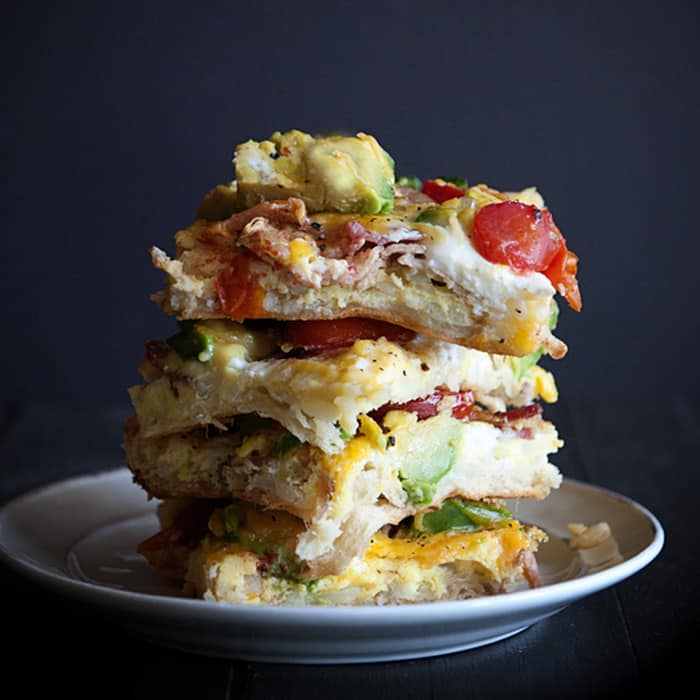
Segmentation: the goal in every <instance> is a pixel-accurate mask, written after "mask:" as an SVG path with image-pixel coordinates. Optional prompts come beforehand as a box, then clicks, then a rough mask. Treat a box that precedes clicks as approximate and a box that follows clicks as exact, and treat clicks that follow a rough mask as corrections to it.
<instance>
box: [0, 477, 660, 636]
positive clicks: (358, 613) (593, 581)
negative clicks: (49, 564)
mask: <svg viewBox="0 0 700 700" xmlns="http://www.w3.org/2000/svg"><path fill="white" fill-rule="evenodd" d="M128 472H129V470H128V467H126V466H125V465H121V466H119V467H116V468H111V469H105V470H100V471H93V472H87V473H84V474H80V475H77V476H72V477H67V478H65V479H60V480H56V481H52V482H49V483H46V484H41V485H39V486H36V487H34V488H32V489H29V490H27V491H25V492H22V493H20V494H18V495H16V496H15V497H14V498H11V499H10V500H8V501H7V502H6V503H4V504H2V506H0V560H2V561H4V562H5V563H6V564H7V565H8V566H9V567H10V568H12V569H14V570H15V571H17V572H18V573H20V574H23V575H26V576H28V577H30V578H31V579H32V580H34V581H35V582H38V583H40V584H42V585H46V586H49V587H51V588H53V589H54V590H58V591H60V592H61V593H63V594H65V595H68V596H70V597H71V598H73V599H76V598H77V599H85V598H87V599H89V601H90V603H91V604H94V605H98V606H100V607H108V608H109V607H113V605H114V604H116V606H117V607H125V606H127V607H129V608H131V607H132V606H136V607H137V608H139V609H140V610H139V612H149V613H154V612H155V611H156V608H158V609H162V608H163V607H168V608H171V611H175V610H177V611H182V612H183V613H184V611H192V610H198V611H200V612H204V611H207V613H211V611H216V615H217V616H218V617H219V619H221V615H224V616H226V617H227V618H230V619H235V620H236V621H239V622H242V621H245V620H247V619H248V618H251V617H252V619H255V620H260V621H264V622H267V620H268V618H270V619H274V620H275V621H276V622H278V623H280V624H284V623H289V624H292V623H298V622H299V620H300V619H302V618H303V619H304V623H305V624H307V625H308V624H321V625H322V624H327V622H329V621H331V620H332V621H333V622H334V623H335V624H338V623H342V624H346V625H351V626H352V625H353V624H357V625H364V624H366V623H367V621H368V620H371V619H372V618H374V617H375V616H376V612H377V606H367V605H355V606H350V605H348V606H308V605H307V606H304V605H284V606H271V605H246V604H231V603H219V602H215V601H207V600H201V599H195V598H186V597H176V596H170V595H166V594H162V593H143V592H139V591H132V590H128V589H116V588H112V587H110V586H105V585H101V584H99V583H91V582H89V581H82V580H80V579H77V578H74V577H72V576H70V574H68V573H66V572H63V571H61V572H58V571H53V570H51V569H48V568H46V567H44V566H41V565H39V564H37V563H34V562H32V561H30V560H28V559H27V558H22V557H21V556H17V552H13V551H12V550H11V548H9V547H8V546H7V544H6V541H5V538H4V536H3V528H2V525H3V521H4V520H5V518H7V517H10V514H11V513H12V511H13V510H16V509H21V508H22V507H23V506H25V505H26V504H27V503H28V502H31V501H32V500H35V499H37V498H42V497H47V496H50V494H51V492H52V491H61V490H63V489H65V488H67V487H69V486H75V487H79V486H81V485H83V484H87V483H88V482H91V481H92V482H97V481H99V480H102V479H109V478H118V477H120V476H123V475H128ZM564 485H569V486H572V487H573V488H580V489H585V490H587V491H589V492H590V491H593V492H596V493H599V494H601V495H603V496H606V497H608V498H613V499H615V500H618V501H622V502H623V503H625V504H626V505H627V506H628V507H630V508H632V509H634V510H636V511H638V512H639V513H640V514H641V515H643V516H644V517H645V518H646V519H647V520H648V522H649V524H650V525H651V526H652V531H653V535H652V537H651V540H650V541H649V543H648V544H647V545H646V546H645V547H644V548H643V549H642V550H641V551H639V552H637V553H636V554H634V555H633V556H631V557H629V558H628V559H625V560H624V561H622V562H620V563H619V564H614V565H612V566H610V567H608V568H605V569H602V570H600V571H596V572H593V573H587V574H585V575H583V576H576V577H574V578H571V579H567V580H565V581H556V582H554V583H550V584H546V585H543V586H541V587H540V588H536V589H527V590H520V591H514V592H511V593H503V594H499V595H494V596H486V597H480V598H470V599H466V600H456V601H436V602H428V603H411V604H409V605H406V604H404V605H399V604H391V605H383V606H380V607H381V610H382V621H383V623H384V624H387V623H392V622H394V623H407V622H408V620H407V618H408V617H410V618H411V620H410V622H411V623H412V624H415V622H417V621H420V620H421V619H423V618H425V617H426V616H428V617H429V618H430V620H431V621H432V622H436V621H437V622H439V620H440V619H441V618H443V619H446V618H452V617H453V616H454V614H455V612H456V611H460V612H461V613H462V616H464V615H466V613H467V611H473V613H474V615H475V616H476V617H483V616H487V615H488V613H489V612H491V611H498V612H499V613H501V614H508V613H510V612H513V611H517V610H520V609H521V608H522V607H523V606H525V607H527V604H528V603H529V604H530V606H531V607H533V608H537V607H538V604H540V605H542V606H544V605H546V604H547V605H551V604H552V602H553V601H554V600H560V601H561V607H564V606H566V605H567V604H568V603H569V602H572V601H574V600H576V599H578V598H582V597H584V596H587V595H591V594H593V593H596V592H598V591H600V590H603V589H604V588H607V587H610V586H613V585H616V584H618V583H620V582H622V581H624V580H625V579H627V578H629V577H630V576H632V575H633V574H635V573H637V572H639V571H640V570H642V569H643V568H645V567H646V566H648V565H649V564H650V563H651V562H652V561H653V560H654V559H655V558H656V557H657V556H658V555H659V553H660V552H661V551H662V549H663V546H664V544H665V539H666V534H665V531H664V528H663V526H662V524H661V522H660V520H659V519H658V518H657V517H656V515H655V514H654V513H653V512H652V511H651V510H649V509H648V508H647V507H646V506H644V505H642V504H641V503H639V502H637V501H635V500H634V499H632V498H630V497H628V496H625V495H623V494H621V493H618V492H616V491H613V490H611V489H609V488H606V487H604V486H598V485H597V484H592V483H590V482H587V481H583V480H580V479H574V478H570V477H564V479H563V480H562V486H564ZM134 488H136V489H138V488H139V487H138V486H137V485H136V484H134ZM560 488H561V487H560ZM310 608H312V609H313V620H311V619H310V617H309V611H310Z"/></svg>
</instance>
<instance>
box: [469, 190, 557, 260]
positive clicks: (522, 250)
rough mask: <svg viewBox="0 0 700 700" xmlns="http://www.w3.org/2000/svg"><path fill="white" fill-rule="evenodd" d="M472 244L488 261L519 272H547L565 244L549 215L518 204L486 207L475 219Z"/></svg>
mask: <svg viewBox="0 0 700 700" xmlns="http://www.w3.org/2000/svg"><path fill="white" fill-rule="evenodd" d="M472 242H473V243H474V247H475V248H476V250H477V251H478V252H479V253H480V254H481V255H483V256H484V257H485V258H486V259H487V260H490V261H491V262H495V263H501V264H504V265H508V266H509V267H511V268H512V269H513V270H517V271H519V272H522V271H526V270H534V271H535V272H542V271H544V270H546V269H547V267H548V266H549V265H550V263H551V262H552V260H554V256H555V255H556V254H557V253H558V252H559V250H560V249H561V247H562V246H563V244H564V239H563V237H562V235H561V233H560V232H559V229H558V228H557V226H556V224H555V223H554V220H553V219H552V215H551V214H550V212H549V211H548V210H547V209H544V210H540V209H538V208H537V207H534V206H531V205H529V204H521V203H520V202H500V203H498V204H487V205H486V206H485V207H482V208H481V209H479V211H478V212H477V213H476V215H475V216H474V226H473V230H472Z"/></svg>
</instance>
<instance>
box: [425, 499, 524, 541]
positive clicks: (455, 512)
mask: <svg viewBox="0 0 700 700" xmlns="http://www.w3.org/2000/svg"><path fill="white" fill-rule="evenodd" d="M512 518H513V516H512V514H511V513H510V511H509V510H508V509H507V508H505V507H503V506H496V505H491V504H489V503H482V502H479V501H464V500H461V499H458V498H448V499H447V500H446V501H444V502H443V504H442V506H441V507H440V508H439V509H438V510H430V511H426V512H424V513H420V514H418V515H417V516H415V518H414V519H413V529H414V530H415V531H416V532H418V533H420V534H432V533H435V532H444V531H446V530H461V531H466V532H471V531H474V530H479V529H482V528H485V527H493V526H497V525H498V524H499V523H503V522H505V521H507V520H512Z"/></svg>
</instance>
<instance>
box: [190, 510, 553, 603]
mask: <svg viewBox="0 0 700 700" xmlns="http://www.w3.org/2000/svg"><path fill="white" fill-rule="evenodd" d="M544 540H546V535H545V534H544V533H543V532H542V531H541V530H539V529H537V528H534V527H523V526H521V525H520V523H518V522H517V521H516V520H511V521H508V522H507V523H505V524H504V525H503V526H501V527H498V528H495V529H487V530H479V531H477V532H458V531H448V532H440V533H437V534H434V535H428V536H420V537H413V538H410V539H403V538H392V537H390V536H389V535H388V534H386V533H383V532H378V533H375V534H374V535H373V536H372V538H371V541H370V545H369V547H368V549H367V551H366V552H365V554H364V556H362V557H360V558H358V559H356V560H354V561H353V562H352V563H351V564H350V565H349V566H348V567H347V568H346V569H345V570H344V571H343V572H342V573H340V574H337V575H330V576H324V577H321V578H319V579H316V580H313V581H311V582H309V581H306V582H302V581H299V580H295V579H294V577H293V576H292V577H290V576H288V575H287V576H285V575H284V573H285V572H286V571H288V570H289V569H287V568H286V567H284V566H283V567H282V568H280V566H279V563H278V561H277V560H276V559H275V558H274V557H270V556H267V557H265V556H264V555H263V556H262V557H261V555H260V554H258V553H255V552H253V551H251V550H250V549H249V548H247V547H245V546H243V545H241V544H240V543H231V542H225V541H222V540H221V539H216V538H208V539H205V540H204V541H203V542H202V544H201V545H200V546H199V547H198V549H197V550H196V551H195V552H194V554H193V555H192V557H191V558H190V562H189V567H188V573H187V588H188V589H189V592H191V593H193V594H194V595H197V596H198V597H201V598H204V599H205V600H214V601H218V602H227V603H245V604H267V605H270V604H273V605H294V604H297V605H299V604H302V605H309V604H313V605H367V604H370V605H371V604H374V605H377V604H397V603H416V602H421V601H424V600H430V601H435V600H441V599H455V598H468V597H473V596H479V595H485V594H493V593H498V592H501V591H503V590H505V589H506V588H507V587H509V586H517V585H524V584H525V575H526V574H525V572H524V565H523V555H524V554H525V553H529V554H532V553H533V552H534V551H536V549H537V547H538V546H539V543H540V542H542V541H544ZM271 562H272V566H271Z"/></svg>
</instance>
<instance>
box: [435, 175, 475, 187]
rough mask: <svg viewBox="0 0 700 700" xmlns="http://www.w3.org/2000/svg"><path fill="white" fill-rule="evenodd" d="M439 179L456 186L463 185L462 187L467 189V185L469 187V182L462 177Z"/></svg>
mask: <svg viewBox="0 0 700 700" xmlns="http://www.w3.org/2000/svg"><path fill="white" fill-rule="evenodd" d="M439 179H440V180H444V181H445V182H449V183H450V184H452V185H455V186H456V187H463V188H464V189H467V187H469V183H468V182H467V181H466V180H465V179H464V178H463V177H441V178H439Z"/></svg>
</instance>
